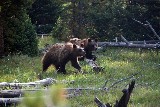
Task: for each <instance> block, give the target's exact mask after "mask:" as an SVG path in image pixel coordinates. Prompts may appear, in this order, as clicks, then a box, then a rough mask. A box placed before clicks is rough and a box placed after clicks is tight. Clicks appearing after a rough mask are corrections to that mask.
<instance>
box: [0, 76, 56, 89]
mask: <svg viewBox="0 0 160 107" xmlns="http://www.w3.org/2000/svg"><path fill="white" fill-rule="evenodd" d="M54 82H56V80H54V79H52V78H46V79H43V80H39V81H35V82H28V83H8V82H1V83H0V88H2V87H3V88H4V87H11V88H12V87H14V88H15V89H19V88H21V87H23V86H27V87H29V86H33V87H35V86H40V85H41V86H49V85H51V84H53V83H54Z"/></svg>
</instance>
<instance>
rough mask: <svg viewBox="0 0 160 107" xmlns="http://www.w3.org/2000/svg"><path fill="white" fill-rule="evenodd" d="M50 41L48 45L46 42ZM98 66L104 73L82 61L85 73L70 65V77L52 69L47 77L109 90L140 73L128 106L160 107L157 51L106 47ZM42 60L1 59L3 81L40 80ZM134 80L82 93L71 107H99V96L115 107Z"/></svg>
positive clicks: (47, 73)
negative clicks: (96, 99)
mask: <svg viewBox="0 0 160 107" xmlns="http://www.w3.org/2000/svg"><path fill="white" fill-rule="evenodd" d="M46 41H48V42H46ZM45 43H52V41H51V38H45V39H40V42H39V47H40V48H42V47H43V46H44V44H45ZM96 55H97V56H98V59H97V63H98V64H100V65H101V66H103V67H104V68H105V69H104V71H102V72H99V73H97V72H95V71H93V70H92V69H91V67H90V66H88V65H87V64H86V62H83V61H82V62H80V64H81V66H82V69H83V71H84V72H85V73H84V74H77V73H75V71H76V70H75V69H74V68H73V67H72V66H71V65H70V63H68V64H67V66H66V70H67V74H66V75H63V74H56V73H55V72H54V71H55V69H54V67H53V66H51V67H50V68H49V69H48V70H47V72H46V73H45V74H44V78H47V77H51V78H54V79H56V80H58V81H63V80H66V81H72V80H74V82H73V83H70V82H67V83H66V82H65V83H63V85H65V87H74V88H78V87H79V88H88V87H91V88H95V89H98V88H101V87H102V86H103V85H104V83H105V81H106V80H108V82H107V84H106V87H109V86H111V84H112V83H114V82H116V81H118V80H121V79H123V78H125V77H129V76H131V75H133V74H134V73H137V72H138V73H139V74H137V75H136V76H134V77H133V78H131V79H135V80H136V87H135V88H134V90H133V93H132V96H131V98H130V101H129V104H128V107H159V106H160V103H159V99H160V78H159V72H160V71H159V69H160V54H159V55H157V54H156V52H155V51H149V50H144V51H143V52H142V54H140V52H139V50H138V49H126V48H106V49H104V50H101V51H98V52H97V53H96ZM41 57H42V56H37V57H33V58H31V57H28V56H24V55H14V56H7V57H4V58H2V59H0V73H1V78H0V82H13V81H19V82H31V81H36V80H37V74H38V73H40V72H41V69H42V64H41ZM131 79H128V80H126V81H123V82H120V83H119V84H116V85H115V87H112V88H111V89H110V90H109V91H102V90H101V91H100V90H94V91H93V90H91V91H82V92H81V95H80V96H76V97H73V98H70V99H68V100H69V103H70V105H71V107H97V106H96V104H95V103H94V97H95V96H97V97H98V98H99V99H100V100H101V101H103V102H104V103H111V104H114V103H115V101H116V100H119V99H120V97H121V96H122V92H121V90H122V89H124V88H127V86H126V85H127V84H129V83H130V82H131Z"/></svg>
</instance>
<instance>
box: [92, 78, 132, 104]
mask: <svg viewBox="0 0 160 107" xmlns="http://www.w3.org/2000/svg"><path fill="white" fill-rule="evenodd" d="M134 86H135V81H134V80H132V82H131V84H129V87H128V89H123V90H122V92H123V96H122V97H121V98H120V100H119V101H116V103H115V105H114V107H127V104H128V102H129V99H130V96H131V93H132V91H133V88H134ZM94 101H95V102H96V104H97V105H98V107H112V106H111V105H110V104H109V103H107V104H103V103H102V102H101V101H100V100H99V99H98V98H97V97H96V98H95V99H94Z"/></svg>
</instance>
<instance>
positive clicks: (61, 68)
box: [58, 64, 66, 74]
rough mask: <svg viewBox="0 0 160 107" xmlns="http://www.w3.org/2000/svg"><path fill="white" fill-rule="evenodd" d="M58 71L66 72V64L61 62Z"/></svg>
mask: <svg viewBox="0 0 160 107" xmlns="http://www.w3.org/2000/svg"><path fill="white" fill-rule="evenodd" d="M58 72H60V73H63V74H66V69H65V64H61V65H60V68H59V70H58Z"/></svg>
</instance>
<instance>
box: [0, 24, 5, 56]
mask: <svg viewBox="0 0 160 107" xmlns="http://www.w3.org/2000/svg"><path fill="white" fill-rule="evenodd" d="M2 55H4V38H3V27H2V26H1V25H0V56H2Z"/></svg>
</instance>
